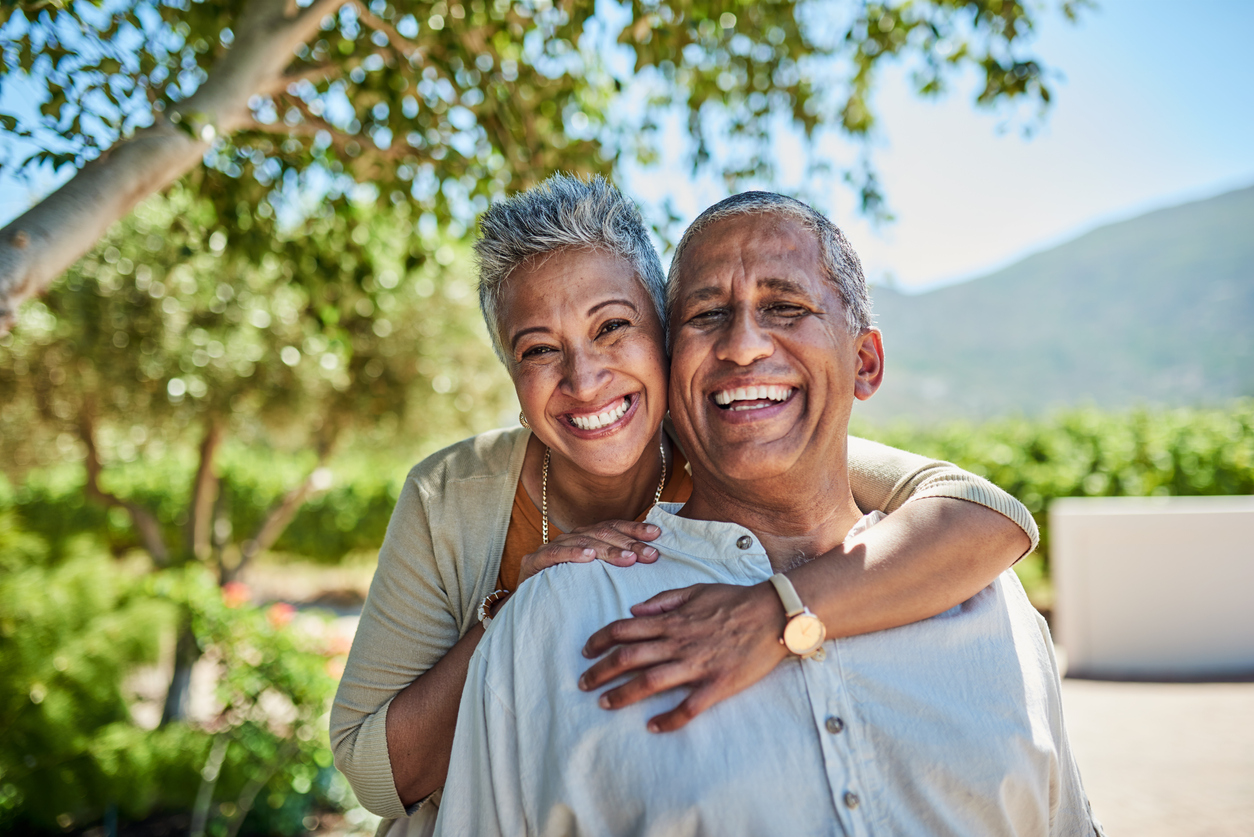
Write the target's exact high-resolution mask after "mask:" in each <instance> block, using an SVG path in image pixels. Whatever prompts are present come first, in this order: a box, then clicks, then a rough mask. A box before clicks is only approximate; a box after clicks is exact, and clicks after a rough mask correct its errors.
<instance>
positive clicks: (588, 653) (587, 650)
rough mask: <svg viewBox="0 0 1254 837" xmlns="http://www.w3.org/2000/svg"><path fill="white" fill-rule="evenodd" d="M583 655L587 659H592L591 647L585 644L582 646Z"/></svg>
mask: <svg viewBox="0 0 1254 837" xmlns="http://www.w3.org/2000/svg"><path fill="white" fill-rule="evenodd" d="M583 655H584V656H585V657H587V658H588V659H592V649H591V648H589V647H588V646H586V645H585V646H584V647H583Z"/></svg>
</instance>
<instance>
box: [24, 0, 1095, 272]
mask: <svg viewBox="0 0 1254 837" xmlns="http://www.w3.org/2000/svg"><path fill="white" fill-rule="evenodd" d="M276 4H277V6H278V8H280V9H282V8H283V3H282V0H253V2H251V3H244V2H242V0H233V2H215V3H208V2H197V1H196V0H192V1H191V2H189V0H118V2H109V3H105V2H100V0H94V1H93V0H77V2H67V3H61V2H57V3H48V2H46V1H45V0H20V1H19V2H16V3H6V4H4V5H2V6H0V55H3V61H0V82H3V81H4V80H5V78H6V77H8V76H21V77H22V78H23V79H24V81H25V83H27V84H29V85H30V86H31V87H32V88H33V89H34V95H35V98H36V100H37V101H38V103H39V104H38V111H37V112H34V109H32V110H31V111H30V112H27V111H26V110H25V109H24V108H14V109H13V110H12V112H0V136H3V135H5V134H8V135H9V136H10V137H12V138H14V139H20V140H21V142H14V143H11V144H8V145H9V149H8V153H7V154H5V155H3V157H0V169H2V170H11V171H14V172H16V173H27V172H29V171H31V170H32V168H33V167H36V166H39V165H43V164H51V165H52V166H53V167H60V166H72V167H75V168H77V167H80V166H82V165H83V164H84V163H85V162H86V161H88V160H91V159H93V158H95V157H96V156H98V155H99V154H100V153H102V151H103V150H104V149H107V148H108V147H109V146H111V145H113V144H114V143H115V142H117V141H118V140H120V139H123V138H125V137H127V136H129V135H131V134H133V133H134V132H135V131H136V130H139V129H142V128H143V127H144V126H147V125H150V124H152V123H153V121H154V120H163V119H166V118H169V119H170V120H171V121H172V122H175V124H178V125H180V126H182V127H184V128H186V129H187V130H188V131H189V132H191V133H193V134H196V135H202V134H203V133H204V132H205V129H206V128H212V127H213V126H212V125H209V124H207V123H204V121H203V120H204V116H203V114H199V113H197V112H196V111H194V110H189V109H185V108H182V107H181V106H180V103H181V102H183V101H185V100H187V99H188V98H189V97H191V96H193V95H194V94H195V93H196V92H197V91H198V90H200V89H201V88H202V86H204V87H213V86H214V85H216V84H220V83H225V82H226V81H229V71H228V70H227V69H224V65H223V64H222V63H221V62H222V61H223V59H224V58H225V57H227V56H229V55H230V54H231V50H232V47H233V46H235V45H236V44H237V42H239V41H242V39H244V38H247V39H249V41H250V43H254V42H256V41H257V39H258V38H260V39H262V40H263V41H264V39H265V38H266V37H267V35H266V34H264V33H265V31H266V27H268V26H272V24H271V23H270V21H268V20H267V19H266V17H265V15H266V14H272V13H273V12H272V11H271V8H272V7H274V6H275V5H276ZM305 5H308V4H307V3H298V4H295V8H293V9H292V12H293V13H297V14H299V13H300V12H301V11H302V10H301V8H300V7H301V6H305ZM1051 5H1052V6H1054V7H1055V8H1057V9H1059V10H1060V11H1061V13H1062V14H1063V15H1064V16H1065V17H1067V18H1072V19H1073V18H1074V17H1075V15H1076V13H1077V12H1078V10H1079V9H1081V8H1083V7H1085V6H1087V5H1089V3H1088V2H1087V0H1057V2H1054V3H1051ZM325 8H332V9H334V11H332V13H330V14H327V15H326V16H325V17H323V18H322V20H321V24H320V26H319V28H318V30H317V31H316V32H315V33H314V34H313V35H312V36H311V37H310V38H309V39H308V40H307V42H306V43H304V44H301V45H300V46H299V47H298V48H297V49H296V50H295V54H294V55H293V56H292V63H291V65H290V66H289V67H288V69H287V75H286V76H285V77H284V78H283V79H280V80H279V83H277V84H275V85H274V86H273V89H268V90H252V91H247V92H248V93H249V94H252V95H251V97H250V98H249V99H248V105H247V107H248V111H249V112H250V114H251V124H250V125H249V127H247V128H246V129H244V130H240V131H236V132H234V133H231V134H229V135H226V134H223V133H222V132H217V131H215V132H214V134H216V142H215V144H214V145H213V148H212V149H211V151H210V153H209V154H208V155H207V156H206V163H207V165H206V166H205V167H203V168H201V169H199V170H197V172H196V173H194V174H193V176H192V182H193V188H195V189H196V190H197V191H199V192H200V194H202V195H204V196H205V197H206V198H208V199H210V200H212V201H213V203H214V206H215V208H216V209H217V220H218V223H219V224H220V225H221V226H222V228H223V229H231V230H232V231H238V232H239V233H240V235H233V236H232V241H231V246H232V247H235V248H243V249H247V250H248V251H249V252H250V253H251V255H252V256H253V257H254V258H258V257H260V255H261V254H262V253H263V252H265V249H266V246H267V242H268V241H269V239H270V238H272V237H274V234H275V233H274V231H275V229H276V227H275V224H276V221H275V215H276V213H274V212H270V211H269V210H271V209H272V208H273V209H279V208H280V207H281V205H282V204H283V203H284V196H285V195H286V196H287V197H288V198H289V199H290V198H291V196H292V195H293V194H294V193H297V192H300V191H301V190H302V188H308V187H309V186H310V182H309V179H308V178H309V177H310V176H311V174H312V175H313V176H314V177H315V179H316V178H317V177H319V176H320V175H325V177H322V180H325V181H329V183H324V184H323V185H322V186H321V187H315V188H324V189H325V190H326V192H327V194H328V196H329V200H330V203H329V206H330V207H331V208H332V211H333V212H335V213H340V212H351V210H350V209H349V201H348V200H347V196H348V195H349V194H350V193H351V192H352V191H353V187H354V184H369V191H370V193H371V194H372V195H373V196H374V197H375V198H376V199H377V200H379V201H380V202H391V203H394V204H408V205H412V206H415V207H417V208H418V209H420V210H430V211H433V212H435V213H436V214H437V215H438V216H439V217H440V218H441V219H442V220H447V219H449V218H453V219H458V220H459V222H460V223H461V224H462V225H463V227H464V226H465V225H468V224H469V222H470V221H471V220H472V219H473V217H474V216H475V215H477V214H478V213H480V212H482V211H483V209H485V208H486V206H487V201H488V200H489V199H490V198H492V197H493V196H495V195H499V194H501V193H503V192H507V191H514V190H517V189H521V188H525V187H526V186H528V185H530V184H533V183H535V182H538V181H539V180H541V179H543V178H544V177H546V176H547V175H548V174H550V173H552V172H554V171H556V170H559V169H560V170H566V171H577V172H592V171H597V172H601V173H607V174H608V173H610V171H611V170H612V168H613V166H614V164H615V162H616V161H617V160H618V159H620V158H626V157H630V158H632V159H636V160H642V161H646V162H647V161H649V160H651V159H653V158H654V157H655V156H656V154H657V151H658V148H659V144H660V143H661V142H662V141H663V140H662V136H661V132H660V130H659V129H658V125H659V123H660V121H661V118H662V117H663V115H664V114H666V113H668V112H671V113H673V112H675V111H676V109H678V111H679V112H681V113H684V114H686V115H687V117H688V118H687V127H688V132H689V134H690V136H691V138H692V140H693V142H692V152H691V160H692V163H693V165H694V167H702V166H712V167H713V168H714V169H715V170H716V171H718V172H721V173H723V174H724V175H725V176H726V177H727V178H728V181H729V183H731V184H734V183H737V182H739V181H741V180H743V179H745V178H748V177H755V178H759V179H762V178H766V179H769V177H770V174H771V172H772V170H773V162H774V161H773V157H774V154H773V152H772V147H771V142H770V137H771V135H772V131H773V130H776V129H777V128H778V126H779V125H781V124H783V125H791V126H793V127H794V128H797V129H800V130H801V131H802V133H803V134H804V135H805V136H806V137H810V136H811V135H812V134H813V133H814V132H815V130H816V129H817V128H818V127H819V126H821V125H827V126H832V128H834V129H835V130H837V131H840V132H843V133H845V134H846V135H850V136H853V137H862V136H864V135H866V133H867V132H868V131H869V130H870V129H871V128H872V126H873V125H874V111H873V107H872V97H871V91H872V89H873V86H874V80H875V77H876V74H877V72H878V70H879V68H881V67H882V66H883V65H884V64H885V63H893V62H898V61H901V62H905V63H906V64H907V66H909V67H910V68H911V70H912V71H913V76H912V78H913V86H914V89H915V92H916V93H917V94H918V95H924V96H926V95H934V94H937V93H939V92H940V91H942V90H943V89H944V88H945V87H946V84H947V81H948V80H949V79H951V78H953V77H955V76H957V75H959V74H961V73H964V72H971V73H973V74H974V75H975V77H976V78H977V79H978V83H977V94H976V100H977V102H978V103H979V104H981V105H992V104H997V103H1017V102H1023V103H1025V104H1027V105H1028V107H1029V108H1040V109H1043V108H1044V107H1045V106H1046V105H1047V104H1048V102H1049V99H1050V92H1049V83H1048V82H1049V79H1048V73H1047V72H1046V69H1045V68H1044V66H1043V65H1042V64H1041V62H1040V61H1039V60H1037V59H1036V58H1035V57H1034V56H1032V55H1031V54H1029V47H1028V44H1029V43H1030V42H1031V39H1032V36H1033V32H1034V28H1035V26H1036V21H1037V19H1038V17H1039V16H1040V15H1041V14H1042V13H1043V12H1042V10H1041V9H1040V8H1038V6H1037V5H1036V4H1032V3H1027V2H1019V0H895V2H874V3H862V2H854V3H851V2H848V1H847V0H841V1H839V2H838V0H827V2H804V1H802V2H798V0H774V1H773V2H768V3H751V2H747V0H705V2H697V1H696V0H631V2H624V3H608V4H604V6H603V7H601V8H600V11H599V13H594V12H593V4H582V5H581V4H574V3H568V2H557V3H555V2H552V0H517V2H511V0H469V2H458V0H452V2H449V0H437V2H434V3H430V4H425V3H424V4H411V3H399V2H398V3H391V2H387V0H369V2H360V3H358V2H349V3H344V4H342V5H338V4H331V5H330V6H325ZM259 32H261V33H262V34H259ZM284 81H287V82H288V83H286V84H285V83H283V82H284ZM185 111H186V112H185ZM714 137H725V138H728V139H730V140H731V141H732V142H733V143H737V142H739V143H740V144H741V149H740V153H735V154H732V155H731V156H730V157H729V158H726V159H722V158H720V159H715V158H713V157H712V156H711V148H712V140H713V139H714ZM742 141H743V142H742ZM850 174H851V175H853V176H855V179H856V180H855V186H856V187H857V188H858V189H859V190H861V192H862V194H863V198H864V202H865V203H866V205H867V207H868V208H869V209H871V210H873V211H874V210H875V208H876V207H877V206H878V202H879V193H878V187H877V185H876V182H875V178H874V175H873V174H872V173H871V172H870V171H869V170H867V169H862V168H858V167H851V169H850ZM241 205H243V206H246V207H248V208H250V209H251V208H257V209H260V210H261V212H260V213H258V214H254V215H252V216H251V217H248V215H247V213H241V212H239V211H238V207H240V206H241ZM236 216H238V218H237V217H236ZM301 278H302V279H304V278H314V277H313V276H309V275H307V274H302V277H301Z"/></svg>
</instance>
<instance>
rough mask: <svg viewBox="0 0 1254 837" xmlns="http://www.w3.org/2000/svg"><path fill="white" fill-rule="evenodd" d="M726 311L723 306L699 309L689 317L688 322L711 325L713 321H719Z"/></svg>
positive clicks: (697, 324)
mask: <svg viewBox="0 0 1254 837" xmlns="http://www.w3.org/2000/svg"><path fill="white" fill-rule="evenodd" d="M724 313H726V312H725V310H724V309H722V308H711V309H709V310H707V311H698V312H697V313H696V314H693V315H692V316H691V317H689V318H688V323H689V324H690V325H696V326H701V325H710V324H711V323H715V322H718V320H719V319H721V318H722V316H723V314H724Z"/></svg>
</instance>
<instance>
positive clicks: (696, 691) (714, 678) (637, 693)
mask: <svg viewBox="0 0 1254 837" xmlns="http://www.w3.org/2000/svg"><path fill="white" fill-rule="evenodd" d="M859 457H861V461H856V460H858V459H859ZM850 473H851V483H852V484H855V500H857V501H858V503H859V505H860V507H861V508H864V509H865V508H867V507H868V505H871V504H872V503H873V504H874V505H875V506H880V507H882V508H881V510H884V511H893V509H897V510H896V511H893V513H892V514H889V516H888V517H887V518H886V519H885V520H883V521H881V522H880V523H879V524H878V525H876V526H874V527H872V528H871V529H869V530H868V531H866V532H865V533H863V534H862V535H860V536H858V537H856V538H851V539H850V540H849V541H848V542H846V543H845V544H842V545H841V546H840V547H838V548H837V549H835V550H833V551H832V552H829V553H827V554H825V555H822V556H819V557H818V558H816V559H815V560H814V561H812V562H810V563H808V564H806V565H803V566H801V567H798V568H797V569H795V570H792V571H790V572H789V573H788V576H789V578H790V579H792V581H793V584H794V586H795V587H796V588H797V590H798V593H799V594H800V596H801V599H802V601H804V602H805V603H806V605H807V606H809V607H810V609H811V610H813V611H814V612H815V613H816V614H817V615H818V616H819V618H820V619H822V620H823V622H824V624H825V625H826V626H827V631H828V636H831V637H840V636H852V635H856V634H861V633H867V632H870V631H875V630H883V629H886V628H892V627H897V626H899V625H905V624H909V623H911V622H915V621H918V620H920V619H926V618H928V617H931V616H935V615H936V614H938V613H941V612H943V611H945V610H948V609H949V608H951V607H953V606H954V605H956V604H959V603H961V602H963V601H966V599H968V598H970V597H971V596H972V595H974V593H975V592H977V591H978V590H980V589H982V588H983V587H985V586H986V585H987V584H989V583H990V582H991V581H992V580H993V579H994V578H996V577H997V576H998V575H999V574H1000V573H1002V572H1003V571H1004V570H1005V569H1006V568H1007V567H1009V566H1010V565H1011V564H1013V563H1014V561H1015V560H1017V559H1018V558H1019V557H1020V556H1022V555H1023V554H1025V553H1026V552H1028V551H1030V549H1031V547H1032V546H1033V545H1034V543H1035V540H1036V538H1035V534H1036V527H1035V524H1034V523H1033V522H1032V518H1031V516H1030V515H1029V514H1028V512H1027V509H1026V508H1024V507H1023V506H1022V504H1021V503H1019V502H1018V501H1016V500H1014V499H1013V498H1011V497H1010V496H1009V495H1007V494H1006V493H1005V492H1004V491H1001V489H998V488H996V487H995V486H993V485H992V484H991V483H988V482H987V481H984V480H980V479H979V478H978V477H976V476H974V475H972V474H969V473H967V472H965V471H962V470H961V469H959V468H956V467H955V466H953V465H949V464H948V463H942V462H935V461H932V460H927V459H925V458H923V457H917V456H914V455H913V454H908V453H905V452H904V451H896V450H894V449H892V448H886V447H885V446H883V445H875V444H874V443H869V442H864V441H862V440H854V439H850ZM859 491H860V492H861V494H862V496H861V497H859V496H858V493H859ZM868 495H869V496H870V497H871V500H870V502H867V498H868ZM968 498H970V499H968ZM907 499H909V500H912V501H913V502H905V501H906V500H907ZM1001 507H1005V508H1007V510H1008V511H1009V512H1010V513H1011V516H1007V514H1005V513H1003V512H1001V511H1000V508H1001ZM994 509H998V510H997V511H994ZM1019 520H1022V521H1023V523H1020V522H1017V521H1019ZM632 613H633V614H635V618H633V619H626V620H620V621H619V622H615V623H613V624H611V625H608V626H606V627H605V628H603V629H601V630H600V631H598V632H597V633H596V634H594V635H593V636H592V638H591V639H590V640H589V641H588V645H587V647H586V649H585V654H586V655H587V656H589V657H597V656H600V655H601V654H604V653H605V652H607V651H609V650H610V649H611V648H614V646H618V648H617V649H616V650H615V651H614V652H613V653H610V654H609V655H608V656H606V657H605V658H604V659H602V660H601V661H600V662H598V663H596V664H595V665H594V666H592V667H591V668H590V669H589V670H588V671H587V672H586V673H585V674H584V676H583V678H581V680H580V687H581V688H584V689H589V690H591V689H597V688H600V687H601V686H603V685H605V684H606V683H608V682H610V681H612V680H614V679H616V678H618V677H620V676H622V675H624V674H628V673H631V672H633V671H634V672H636V673H637V674H636V676H635V677H633V678H632V679H631V680H629V681H627V682H626V683H625V684H623V685H621V686H619V687H618V688H616V689H613V690H611V691H609V692H607V693H606V694H605V695H604V696H603V698H602V703H603V705H605V706H607V708H617V707H620V706H626V705H628V704H631V703H635V702H636V701H638V700H640V699H642V698H644V697H647V696H648V695H652V694H656V693H659V692H662V691H665V690H667V689H671V688H674V687H676V686H679V685H688V686H691V687H694V688H693V691H692V693H691V694H690V695H689V696H688V697H687V698H686V699H685V700H684V701H683V702H682V703H681V704H680V705H679V706H678V707H677V708H676V709H674V710H672V711H671V712H668V713H665V714H663V715H660V716H657V717H656V718H654V719H653V720H652V721H651V722H650V729H654V730H655V731H667V730H671V729H678V728H679V727H681V726H683V725H684V724H685V723H687V722H688V720H691V718H693V717H695V716H696V715H697V714H699V713H700V712H702V711H704V710H705V709H706V708H708V707H709V706H712V705H713V704H715V703H717V702H718V701H720V700H723V699H725V698H727V697H729V696H731V695H733V694H735V693H736V692H738V691H740V690H741V689H744V688H746V687H748V686H750V685H752V684H753V683H755V682H757V681H758V680H759V679H761V678H762V677H764V676H765V675H766V673H767V672H769V671H770V670H771V668H773V667H774V666H775V665H777V664H778V663H779V661H780V660H782V659H784V658H785V656H787V655H786V652H784V650H783V648H782V646H780V644H779V641H778V640H779V636H780V634H781V631H782V629H783V624H784V614H783V609H782V607H781V605H780V603H779V598H778V596H776V594H775V592H774V590H773V588H771V586H770V585H769V584H759V585H755V586H753V587H732V586H728V585H696V586H694V587H689V588H685V589H683V590H671V591H667V592H665V593H661V594H659V595H658V596H655V597H653V598H652V599H650V600H649V601H647V602H644V603H642V604H640V605H637V606H636V607H634V608H632Z"/></svg>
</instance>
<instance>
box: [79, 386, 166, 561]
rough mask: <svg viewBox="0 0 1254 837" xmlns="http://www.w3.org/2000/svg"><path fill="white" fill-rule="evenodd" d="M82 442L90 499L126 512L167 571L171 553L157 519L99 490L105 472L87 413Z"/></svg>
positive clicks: (81, 428) (81, 430)
mask: <svg viewBox="0 0 1254 837" xmlns="http://www.w3.org/2000/svg"><path fill="white" fill-rule="evenodd" d="M78 433H79V438H81V439H82V440H83V444H84V445H85V446H86V447H87V459H86V462H85V464H86V466H87V496H88V497H91V498H92V499H94V500H96V501H97V502H101V503H104V504H105V505H107V506H117V507H118V508H122V509H125V510H126V513H127V514H129V515H130V517H131V524H132V525H133V526H134V527H135V531H136V532H138V533H139V539H140V541H141V542H142V543H143V545H144V549H146V550H147V551H148V554H149V555H151V556H152V560H153V563H155V564H156V565H157V566H158V567H164V566H166V565H168V564H169V563H170V552H169V550H168V549H167V548H166V545H165V540H164V539H163V538H162V537H161V524H160V523H159V522H158V521H157V518H156V516H155V515H154V514H153V513H152V512H150V511H148V509H145V508H144V507H143V506H141V505H139V504H138V503H132V502H131V501H130V500H123V499H122V498H121V497H119V496H117V495H116V494H111V493H109V492H108V491H105V490H104V489H103V488H101V487H100V472H101V471H102V470H104V466H102V465H101V464H100V451H99V449H98V448H97V447H96V430H95V425H94V424H93V422H92V420H91V416H90V415H89V414H88V413H87V411H86V410H84V411H83V413H82V415H81V416H80V417H79V423H78Z"/></svg>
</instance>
